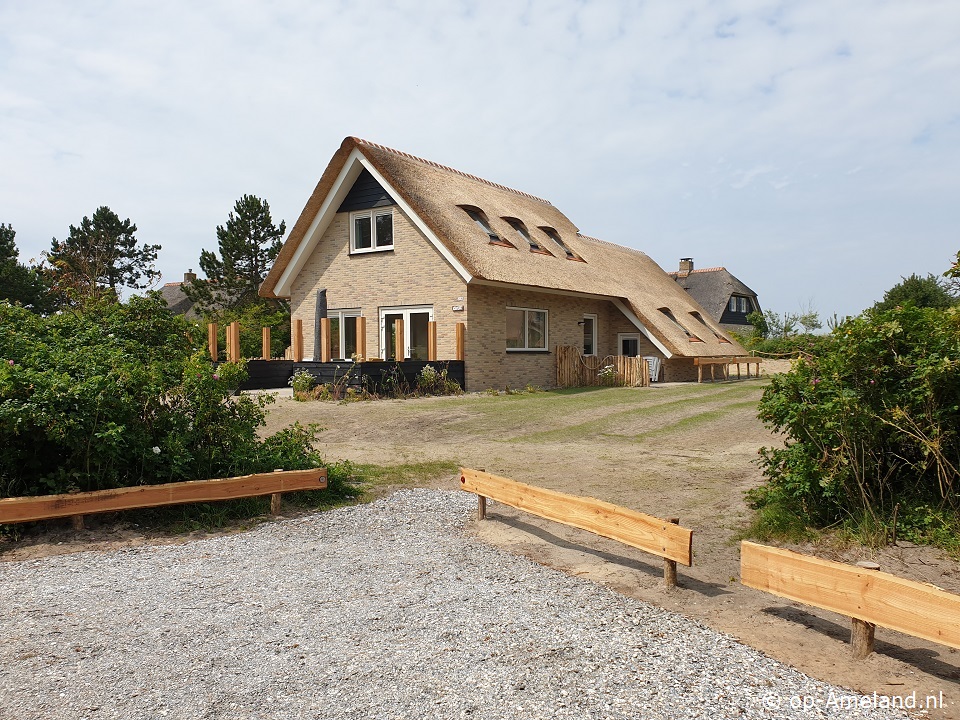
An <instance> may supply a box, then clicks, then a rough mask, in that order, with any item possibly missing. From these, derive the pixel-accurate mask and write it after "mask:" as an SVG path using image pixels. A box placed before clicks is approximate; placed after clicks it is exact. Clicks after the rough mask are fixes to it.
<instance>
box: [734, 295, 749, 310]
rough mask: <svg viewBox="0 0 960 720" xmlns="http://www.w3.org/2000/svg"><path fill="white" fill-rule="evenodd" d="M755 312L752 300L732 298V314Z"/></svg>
mask: <svg viewBox="0 0 960 720" xmlns="http://www.w3.org/2000/svg"><path fill="white" fill-rule="evenodd" d="M752 311H753V303H752V302H751V301H750V298H748V297H743V296H741V295H733V296H731V298H730V312H742V313H749V312H752Z"/></svg>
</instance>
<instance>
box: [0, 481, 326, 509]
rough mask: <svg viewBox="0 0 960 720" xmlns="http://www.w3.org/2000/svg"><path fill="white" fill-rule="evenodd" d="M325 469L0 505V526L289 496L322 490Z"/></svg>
mask: <svg viewBox="0 0 960 720" xmlns="http://www.w3.org/2000/svg"><path fill="white" fill-rule="evenodd" d="M326 487H327V471H326V468H317V469H314V470H285V471H280V472H272V473H259V474H256V475H241V476H240V477H232V478H218V479H215V480H189V481H187V482H177V483H165V484H163V485H137V486H136V487H128V488H116V489H114V490H94V491H92V492H81V493H71V494H69V495H39V496H35V497H20V498H3V499H0V523H19V522H30V521H32V520H49V519H51V518H61V517H70V516H72V515H83V514H90V513H102V512H115V511H117V510H131V509H134V508H145V507H159V506H161V505H178V504H180V503H191V502H212V501H214V500H232V499H234V498H242V497H256V496H258V495H271V494H273V493H285V492H291V491H294V490H323V489H325V488H326Z"/></svg>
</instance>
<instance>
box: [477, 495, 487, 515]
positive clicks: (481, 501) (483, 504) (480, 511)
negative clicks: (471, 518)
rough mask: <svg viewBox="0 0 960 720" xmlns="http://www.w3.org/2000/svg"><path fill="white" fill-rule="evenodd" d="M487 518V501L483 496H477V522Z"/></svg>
mask: <svg viewBox="0 0 960 720" xmlns="http://www.w3.org/2000/svg"><path fill="white" fill-rule="evenodd" d="M486 517H487V499H486V498H485V497H484V496H483V495H477V520H485V519H486Z"/></svg>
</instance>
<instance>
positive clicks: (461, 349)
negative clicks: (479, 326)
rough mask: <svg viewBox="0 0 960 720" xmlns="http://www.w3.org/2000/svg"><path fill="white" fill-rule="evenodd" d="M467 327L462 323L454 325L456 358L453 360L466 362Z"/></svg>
mask: <svg viewBox="0 0 960 720" xmlns="http://www.w3.org/2000/svg"><path fill="white" fill-rule="evenodd" d="M466 346H467V326H466V324H464V323H462V322H458V323H457V325H456V352H455V355H456V357H455V358H454V359H455V360H466Z"/></svg>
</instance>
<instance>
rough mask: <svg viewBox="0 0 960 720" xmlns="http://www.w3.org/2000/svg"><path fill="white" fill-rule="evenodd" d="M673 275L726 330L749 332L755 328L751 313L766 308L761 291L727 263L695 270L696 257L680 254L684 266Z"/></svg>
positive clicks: (681, 265)
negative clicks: (726, 266) (761, 304)
mask: <svg viewBox="0 0 960 720" xmlns="http://www.w3.org/2000/svg"><path fill="white" fill-rule="evenodd" d="M670 275H671V276H672V277H673V278H674V279H675V280H676V281H677V284H678V285H679V286H680V287H682V288H683V289H684V290H686V291H687V292H688V293H690V297H692V298H693V299H694V300H696V301H697V303H698V304H699V305H701V306H702V307H703V308H704V309H705V310H706V311H707V312H708V313H710V317H712V318H713V319H714V320H716V321H717V322H718V323H719V324H720V327H722V328H723V329H724V330H733V331H734V332H739V333H747V334H749V333H750V332H752V331H753V326H752V325H751V324H750V323H749V322H747V315H749V314H750V313H752V312H763V311H762V310H761V309H760V302H759V301H758V300H757V294H756V293H755V292H754V291H753V290H751V289H750V288H748V287H747V286H746V285H744V284H743V283H742V282H740V281H739V280H738V279H737V278H736V277H734V276H733V274H731V273H730V271H729V270H727V269H726V268H724V267H712V268H702V269H700V270H695V269H694V267H693V258H680V269H679V270H678V271H677V272H672V273H670Z"/></svg>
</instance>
